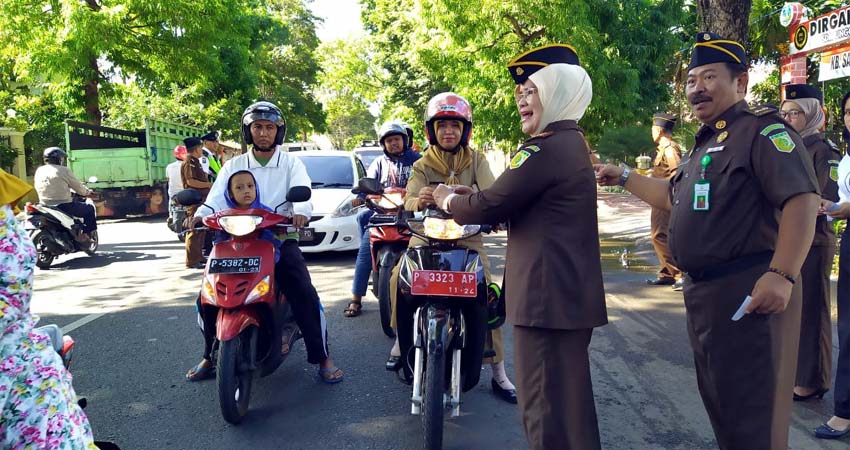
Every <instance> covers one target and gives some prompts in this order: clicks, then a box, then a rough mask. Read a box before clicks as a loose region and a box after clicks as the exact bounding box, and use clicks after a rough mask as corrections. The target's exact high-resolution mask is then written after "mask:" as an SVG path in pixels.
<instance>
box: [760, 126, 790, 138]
mask: <svg viewBox="0 0 850 450" xmlns="http://www.w3.org/2000/svg"><path fill="white" fill-rule="evenodd" d="M783 129H785V125H784V124H781V123H772V124H770V125H768V126H766V127H764V128H763V129H762V130H761V131H760V132H759V134H761V135H762V136H767V135H768V134H770V133H771V132H773V131H776V130H783Z"/></svg>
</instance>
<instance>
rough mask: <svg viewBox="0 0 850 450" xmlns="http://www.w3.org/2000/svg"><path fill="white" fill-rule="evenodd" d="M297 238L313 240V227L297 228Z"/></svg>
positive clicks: (307, 240)
mask: <svg viewBox="0 0 850 450" xmlns="http://www.w3.org/2000/svg"><path fill="white" fill-rule="evenodd" d="M298 240H299V241H302V242H310V241H312V240H313V229H312V228H299V229H298Z"/></svg>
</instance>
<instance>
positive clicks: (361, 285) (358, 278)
mask: <svg viewBox="0 0 850 450" xmlns="http://www.w3.org/2000/svg"><path fill="white" fill-rule="evenodd" d="M373 214H375V213H374V212H373V211H372V210H370V209H364V210H363V211H360V212H359V213H357V225H358V226H359V227H360V249H359V250H357V261H356V262H355V263H354V282H353V284H352V286H351V293H352V294H353V295H359V296H361V297H362V296H364V295H366V288H368V287H369V276H370V275H371V274H372V249H371V247H370V245H369V230H367V229H366V225H368V224H369V219H370V218H371V217H372V215H373Z"/></svg>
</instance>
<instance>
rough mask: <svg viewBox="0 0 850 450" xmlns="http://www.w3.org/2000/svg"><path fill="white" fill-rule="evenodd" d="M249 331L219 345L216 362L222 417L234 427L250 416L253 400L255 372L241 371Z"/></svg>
mask: <svg viewBox="0 0 850 450" xmlns="http://www.w3.org/2000/svg"><path fill="white" fill-rule="evenodd" d="M248 336H249V333H248V332H247V331H243V332H242V333H241V334H240V335H239V336H237V337H235V338H233V339H231V340H229V341H225V342H221V343H220V344H219V353H218V361H217V362H216V373H217V374H216V381H217V384H218V401H219V404H220V405H221V415H222V416H223V417H224V420H226V421H227V422H229V423H232V424H234V425H237V424H239V423H240V422H242V419H244V418H245V415H246V414H248V403H249V401H250V399H251V385H252V383H253V379H254V371H252V370H247V371H243V370H240V366H241V365H242V361H243V358H244V357H245V356H246V355H245V349H246V347H247V346H248V342H247V340H248Z"/></svg>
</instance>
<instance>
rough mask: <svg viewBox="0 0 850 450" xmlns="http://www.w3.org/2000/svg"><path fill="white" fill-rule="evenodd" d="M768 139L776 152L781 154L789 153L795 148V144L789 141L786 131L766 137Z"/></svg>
mask: <svg viewBox="0 0 850 450" xmlns="http://www.w3.org/2000/svg"><path fill="white" fill-rule="evenodd" d="M768 139H770V142H772V143H773V146H774V147H776V150H777V151H780V152H782V153H791V152H792V151H794V148H795V147H797V144H795V143H794V140H793V139H791V135H790V134H788V132H787V131H783V132H781V133H776V134H774V135H773V136H768Z"/></svg>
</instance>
